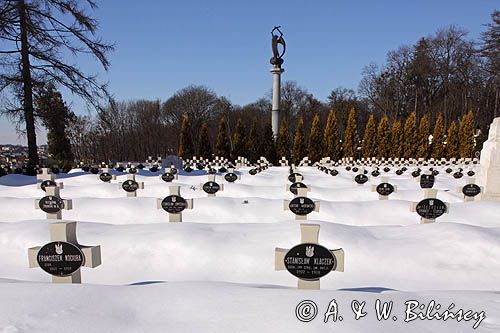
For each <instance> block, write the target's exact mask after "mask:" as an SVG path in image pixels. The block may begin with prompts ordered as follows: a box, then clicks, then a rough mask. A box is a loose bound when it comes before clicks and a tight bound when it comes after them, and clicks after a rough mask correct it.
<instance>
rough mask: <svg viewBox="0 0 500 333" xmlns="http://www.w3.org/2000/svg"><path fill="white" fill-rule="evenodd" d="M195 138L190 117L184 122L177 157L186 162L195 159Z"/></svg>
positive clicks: (186, 117) (185, 118)
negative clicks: (192, 134)
mask: <svg viewBox="0 0 500 333" xmlns="http://www.w3.org/2000/svg"><path fill="white" fill-rule="evenodd" d="M193 152H194V149H193V137H192V136H191V122H190V121H189V117H188V116H184V119H183V120H182V126H181V133H180V135H179V151H178V153H177V155H178V156H179V157H182V158H183V159H184V160H186V159H190V158H191V157H193Z"/></svg>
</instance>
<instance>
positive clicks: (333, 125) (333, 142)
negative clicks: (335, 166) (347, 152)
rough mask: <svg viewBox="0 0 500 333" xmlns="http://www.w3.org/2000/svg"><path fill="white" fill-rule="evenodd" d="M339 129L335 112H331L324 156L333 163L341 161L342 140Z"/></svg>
mask: <svg viewBox="0 0 500 333" xmlns="http://www.w3.org/2000/svg"><path fill="white" fill-rule="evenodd" d="M339 138H340V137H339V127H338V124H337V117H336V116H335V111H333V110H332V111H330V113H329V114H328V120H327V121H326V126H325V132H324V135H323V147H324V152H323V156H327V157H330V158H331V159H332V160H333V161H338V160H339V159H340V140H339Z"/></svg>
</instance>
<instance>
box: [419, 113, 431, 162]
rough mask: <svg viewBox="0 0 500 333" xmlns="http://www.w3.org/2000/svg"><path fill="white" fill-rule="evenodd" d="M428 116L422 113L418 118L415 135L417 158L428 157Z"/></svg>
mask: <svg viewBox="0 0 500 333" xmlns="http://www.w3.org/2000/svg"><path fill="white" fill-rule="evenodd" d="M429 131H430V125H429V117H428V116H427V114H426V115H424V116H423V117H422V119H420V124H419V125H418V135H417V142H416V144H417V158H425V159H427V158H428V157H429Z"/></svg>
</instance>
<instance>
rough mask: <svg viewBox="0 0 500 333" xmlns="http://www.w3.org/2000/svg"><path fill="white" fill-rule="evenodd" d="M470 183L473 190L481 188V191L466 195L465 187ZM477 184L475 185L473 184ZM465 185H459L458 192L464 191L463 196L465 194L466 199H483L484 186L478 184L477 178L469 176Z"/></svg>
mask: <svg viewBox="0 0 500 333" xmlns="http://www.w3.org/2000/svg"><path fill="white" fill-rule="evenodd" d="M467 185H469V186H470V187H471V190H479V193H477V194H475V195H473V196H472V195H465V193H464V187H465V186H467ZM473 185H475V186H473ZM465 186H462V187H459V188H457V192H459V193H462V194H463V196H464V201H474V200H481V194H482V193H483V191H484V187H483V186H478V185H477V184H476V179H475V178H473V177H471V178H467V179H466V181H465Z"/></svg>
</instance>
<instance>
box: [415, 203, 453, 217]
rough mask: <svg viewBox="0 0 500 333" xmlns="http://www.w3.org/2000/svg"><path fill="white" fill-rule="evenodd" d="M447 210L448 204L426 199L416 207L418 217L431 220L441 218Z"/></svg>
mask: <svg viewBox="0 0 500 333" xmlns="http://www.w3.org/2000/svg"><path fill="white" fill-rule="evenodd" d="M446 210H447V208H446V204H445V203H444V202H442V201H441V200H439V199H424V200H422V201H420V202H419V203H418V204H417V207H416V211H417V213H418V215H420V216H422V217H423V218H425V219H431V220H432V219H435V218H438V217H440V216H441V215H443V214H444V213H446Z"/></svg>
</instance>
